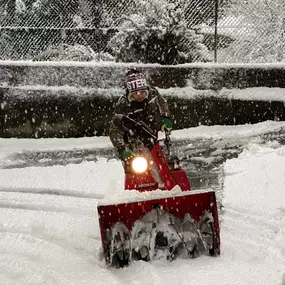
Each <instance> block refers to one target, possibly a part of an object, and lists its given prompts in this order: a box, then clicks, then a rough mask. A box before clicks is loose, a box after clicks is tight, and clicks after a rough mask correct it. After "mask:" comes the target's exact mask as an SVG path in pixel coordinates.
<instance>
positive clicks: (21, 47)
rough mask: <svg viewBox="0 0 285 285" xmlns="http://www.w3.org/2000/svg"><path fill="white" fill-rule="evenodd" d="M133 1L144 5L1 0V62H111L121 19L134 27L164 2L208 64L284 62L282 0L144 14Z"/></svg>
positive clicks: (177, 1) (214, 1)
mask: <svg viewBox="0 0 285 285" xmlns="http://www.w3.org/2000/svg"><path fill="white" fill-rule="evenodd" d="M138 2H141V3H143V2H147V1H140V0H138V1H133V0H117V1H114V0H112V1H111V0H97V1H93V0H2V1H1V3H0V59H2V60H27V59H28V60H30V59H32V60H81V61H90V60H115V58H114V54H113V52H112V50H111V49H110V46H109V42H110V40H111V39H112V38H113V37H114V36H115V35H116V33H118V31H119V30H122V29H124V28H126V29H127V28H128V29H129V28H130V27H129V26H128V27H126V26H125V24H124V23H125V22H124V21H126V19H130V18H131V19H132V20H133V21H135V22H136V23H134V27H135V26H136V24H137V23H140V21H142V18H143V16H142V15H145V14H144V13H149V14H151V13H153V14H154V15H155V14H159V13H158V12H159V11H158V10H157V11H156V9H160V8H161V7H162V6H163V5H164V4H165V5H166V2H167V3H170V4H172V5H173V6H168V7H173V9H176V10H177V9H180V10H179V11H180V12H179V11H178V12H179V13H183V17H184V18H183V20H184V21H185V23H186V25H187V29H189V30H191V31H195V33H196V34H197V35H199V36H200V40H201V44H203V45H204V46H205V47H206V48H205V50H204V51H205V52H207V58H208V61H213V62H214V61H216V62H227V63H229V62H282V61H284V57H285V1H284V0H258V1H257V0H247V1H243V0H194V1H185V0H184V1H183V0H161V1H158V0H152V1H151V2H152V4H151V5H152V6H151V7H152V9H151V10H149V11H143V7H146V6H142V5H141V6H138V5H137V3H138ZM138 7H140V8H139V9H138ZM148 7H150V6H148ZM167 11H168V13H169V14H170V13H172V11H171V10H167ZM151 19H152V20H153V24H152V27H151V29H155V28H156V29H160V24H161V22H160V21H162V20H163V19H159V18H155V16H153V17H152V18H151ZM172 24H173V23H172ZM178 24H179V23H178Z"/></svg>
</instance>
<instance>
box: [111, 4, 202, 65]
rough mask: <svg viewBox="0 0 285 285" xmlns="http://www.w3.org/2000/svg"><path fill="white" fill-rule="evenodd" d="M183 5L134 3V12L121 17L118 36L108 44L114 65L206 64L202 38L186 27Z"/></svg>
mask: <svg viewBox="0 0 285 285" xmlns="http://www.w3.org/2000/svg"><path fill="white" fill-rule="evenodd" d="M185 2H186V1H184V0H178V1H176V3H175V4H174V3H169V2H168V1H167V0H163V1H162V0H152V1H143V0H138V1H136V2H135V3H136V9H135V10H136V11H137V12H138V14H132V15H130V16H129V17H128V18H127V17H123V18H122V21H121V24H120V25H119V27H118V30H119V32H118V33H117V34H115V36H114V37H113V38H112V39H111V40H110V41H109V47H110V48H111V50H112V52H113V53H114V56H115V57H116V60H117V61H123V62H144V63H160V64H179V63H186V62H193V61H206V60H207V52H208V51H207V48H206V46H205V45H203V44H202V40H203V37H202V36H201V35H198V34H197V33H196V32H195V31H194V30H192V29H189V28H188V27H187V22H186V20H185V14H184V9H183V5H184V4H185Z"/></svg>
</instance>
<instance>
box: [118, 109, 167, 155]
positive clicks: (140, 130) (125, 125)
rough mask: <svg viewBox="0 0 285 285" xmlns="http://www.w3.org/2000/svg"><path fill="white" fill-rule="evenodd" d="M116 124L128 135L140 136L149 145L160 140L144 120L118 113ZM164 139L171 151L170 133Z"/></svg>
mask: <svg viewBox="0 0 285 285" xmlns="http://www.w3.org/2000/svg"><path fill="white" fill-rule="evenodd" d="M115 124H116V125H117V126H119V127H120V128H121V129H122V131H123V132H124V133H126V134H127V135H128V136H130V137H136V138H139V139H140V140H141V141H142V143H143V144H144V145H145V146H147V147H151V146H153V145H155V144H156V143H158V142H159V139H158V138H157V135H156V134H155V132H154V131H153V130H152V129H151V128H150V127H149V126H148V125H147V124H146V123H144V122H143V121H136V120H134V119H132V118H130V117H128V116H125V115H121V114H117V115H116V116H115ZM163 141H164V145H165V146H166V148H167V152H168V153H169V152H170V151H169V146H170V137H169V134H167V133H165V139H164V140H163Z"/></svg>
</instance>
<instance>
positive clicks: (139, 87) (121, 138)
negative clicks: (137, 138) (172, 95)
mask: <svg viewBox="0 0 285 285" xmlns="http://www.w3.org/2000/svg"><path fill="white" fill-rule="evenodd" d="M125 83H126V84H125V86H126V94H125V95H124V96H122V97H121V98H120V99H119V101H118V102H117V105H116V107H115V116H114V118H113V120H112V122H111V124H110V129H109V136H110V139H111V142H112V143H113V145H114V147H115V148H116V149H117V150H118V152H119V155H120V158H121V159H123V160H124V162H127V161H128V160H129V159H131V158H132V157H133V155H134V154H133V152H132V150H131V149H130V148H129V147H128V138H127V137H126V136H125V134H124V131H123V130H122V129H121V128H120V126H119V125H118V124H117V123H116V118H117V117H116V116H117V115H118V114H121V115H125V116H128V117H129V118H132V119H134V120H136V121H142V122H144V123H145V124H146V125H148V126H149V127H150V128H151V129H152V130H154V132H155V133H154V135H156V136H157V133H158V131H162V132H166V133H167V134H170V132H171V129H172V123H171V119H170V114H169V108H168V104H167V101H166V99H164V98H163V97H162V96H161V95H160V93H159V92H158V90H157V89H156V88H154V87H152V86H150V85H148V83H147V80H146V77H145V75H144V74H143V73H142V72H141V71H139V70H138V69H136V68H130V69H128V70H127V73H126V82H125Z"/></svg>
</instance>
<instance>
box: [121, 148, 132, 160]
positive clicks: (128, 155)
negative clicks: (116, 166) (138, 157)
mask: <svg viewBox="0 0 285 285" xmlns="http://www.w3.org/2000/svg"><path fill="white" fill-rule="evenodd" d="M122 157H123V159H124V161H128V160H129V159H131V158H132V157H134V154H133V152H132V151H130V150H125V149H124V150H123V151H122Z"/></svg>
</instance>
